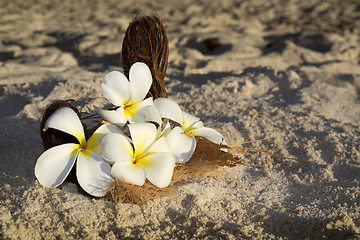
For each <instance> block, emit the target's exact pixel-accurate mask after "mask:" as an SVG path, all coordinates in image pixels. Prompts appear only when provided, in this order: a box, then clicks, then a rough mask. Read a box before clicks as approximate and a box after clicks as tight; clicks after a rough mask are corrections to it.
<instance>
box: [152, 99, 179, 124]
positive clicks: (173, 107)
mask: <svg viewBox="0 0 360 240" xmlns="http://www.w3.org/2000/svg"><path fill="white" fill-rule="evenodd" d="M154 106H155V107H156V108H157V109H158V110H159V113H160V115H161V117H162V118H168V119H170V120H172V121H174V122H177V123H179V124H181V125H182V124H183V121H184V118H183V112H182V110H181V108H180V106H179V105H178V104H177V103H176V102H175V101H173V100H171V99H169V98H157V99H155V100H154Z"/></svg>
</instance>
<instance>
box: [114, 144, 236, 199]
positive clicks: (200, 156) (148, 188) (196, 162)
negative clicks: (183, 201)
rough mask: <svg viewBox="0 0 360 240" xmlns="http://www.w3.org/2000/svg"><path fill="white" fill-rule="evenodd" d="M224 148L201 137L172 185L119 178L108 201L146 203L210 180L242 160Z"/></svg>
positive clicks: (176, 168) (181, 165) (177, 169)
mask: <svg viewBox="0 0 360 240" xmlns="http://www.w3.org/2000/svg"><path fill="white" fill-rule="evenodd" d="M222 147H223V146H220V145H218V144H215V143H212V142H210V141H208V140H206V139H203V138H198V139H197V144H196V150H195V152H194V154H193V156H192V157H191V159H190V160H189V161H188V162H186V163H184V164H177V165H176V167H175V169H174V174H173V177H172V180H171V183H170V186H168V187H166V188H158V187H155V186H154V185H152V184H151V183H150V182H149V181H146V182H145V184H144V185H143V186H136V185H132V184H127V183H125V182H123V181H121V180H119V179H116V181H115V184H114V185H113V186H112V187H111V188H110V189H109V191H108V195H107V197H108V199H109V200H111V201H114V202H117V203H134V204H143V203H146V202H148V201H150V200H154V199H156V198H159V197H164V196H171V195H173V194H174V193H176V187H177V186H178V185H180V184H183V183H185V182H189V181H191V180H193V179H195V178H200V177H201V178H207V177H211V176H214V175H216V170H217V169H218V168H219V167H221V166H229V167H232V166H235V165H237V164H240V163H241V160H240V159H239V158H237V157H234V156H233V155H232V154H230V153H227V152H224V151H222V150H220V148H222Z"/></svg>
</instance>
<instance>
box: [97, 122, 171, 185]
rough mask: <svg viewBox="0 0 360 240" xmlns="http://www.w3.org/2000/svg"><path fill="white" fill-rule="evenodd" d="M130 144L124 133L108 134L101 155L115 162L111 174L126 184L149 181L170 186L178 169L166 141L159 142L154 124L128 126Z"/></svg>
mask: <svg viewBox="0 0 360 240" xmlns="http://www.w3.org/2000/svg"><path fill="white" fill-rule="evenodd" d="M128 127H129V131H130V136H131V141H130V140H129V138H127V137H125V136H123V135H121V134H109V135H107V136H106V137H104V139H103V142H102V155H103V157H104V159H105V160H107V161H108V162H110V163H113V164H114V165H113V166H112V169H111V175H112V176H113V177H115V178H118V179H121V180H123V181H125V182H127V183H130V184H135V185H140V186H141V185H143V184H144V183H145V180H146V179H148V180H149V181H150V182H151V183H152V184H154V185H155V186H157V187H159V188H164V187H167V186H168V185H169V184H170V181H171V177H172V174H173V171H174V166H175V157H174V156H173V155H172V154H171V152H170V149H169V147H168V145H167V142H166V139H165V138H164V137H161V138H159V139H157V140H156V135H157V134H156V127H155V125H154V124H151V123H134V124H129V125H128Z"/></svg>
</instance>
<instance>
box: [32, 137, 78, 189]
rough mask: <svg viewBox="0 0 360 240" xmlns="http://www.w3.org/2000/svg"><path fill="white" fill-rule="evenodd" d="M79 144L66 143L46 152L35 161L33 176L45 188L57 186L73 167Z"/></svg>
mask: <svg viewBox="0 0 360 240" xmlns="http://www.w3.org/2000/svg"><path fill="white" fill-rule="evenodd" d="M78 151H79V144H74V143H66V144H62V145H59V146H56V147H53V148H50V149H48V150H46V151H45V152H44V153H43V154H41V156H40V157H39V158H38V159H37V162H36V165H35V176H36V178H37V179H38V181H39V183H40V184H41V185H42V186H44V187H47V188H55V187H57V186H59V185H60V184H61V183H63V181H64V180H65V178H66V177H67V175H68V174H69V172H70V170H71V168H72V167H73V165H74V162H75V159H76V157H77V155H78Z"/></svg>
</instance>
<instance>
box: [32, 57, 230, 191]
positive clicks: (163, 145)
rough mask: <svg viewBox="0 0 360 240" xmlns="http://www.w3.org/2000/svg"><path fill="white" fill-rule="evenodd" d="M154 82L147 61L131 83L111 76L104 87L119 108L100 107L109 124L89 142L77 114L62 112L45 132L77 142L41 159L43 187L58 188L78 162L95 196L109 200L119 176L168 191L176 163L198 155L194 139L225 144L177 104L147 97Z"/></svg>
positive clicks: (83, 180)
mask: <svg viewBox="0 0 360 240" xmlns="http://www.w3.org/2000/svg"><path fill="white" fill-rule="evenodd" d="M151 84H152V76H151V72H150V70H149V68H148V66H147V65H146V64H144V63H140V62H138V63H135V64H134V65H132V67H131V68H130V72H129V81H128V79H127V78H126V77H125V76H124V75H123V74H122V73H120V72H117V71H113V72H110V73H108V74H107V75H106V76H105V77H104V79H103V82H102V84H101V88H102V92H103V94H104V96H105V98H106V99H107V100H109V102H111V103H112V104H113V105H115V107H116V108H115V110H103V109H100V108H95V111H96V113H97V114H98V115H99V116H100V117H101V118H102V119H104V120H105V121H106V122H107V123H106V124H103V125H101V126H100V127H99V128H98V129H97V130H96V131H95V132H94V133H93V135H92V136H91V137H90V138H89V139H88V140H87V141H86V139H85V134H84V129H83V126H82V124H81V121H80V119H79V118H78V116H77V114H76V113H75V112H74V111H73V110H72V109H71V108H67V107H63V108H59V109H57V110H56V111H55V112H54V113H53V114H52V115H51V116H50V117H49V118H48V120H47V121H46V124H45V129H43V130H44V131H45V130H46V129H48V128H53V129H57V130H60V131H63V132H65V133H68V134H70V135H72V136H74V137H75V138H76V139H77V140H78V143H77V144H75V143H66V144H63V145H58V146H56V147H53V148H50V149H48V150H47V151H45V152H44V153H43V154H42V155H41V156H40V157H39V158H38V160H37V162H36V165H35V176H36V177H37V179H38V181H39V182H40V184H41V185H43V186H44V187H48V188H54V187H57V186H59V185H60V184H61V183H62V182H63V181H64V180H65V178H66V177H67V176H68V174H69V172H70V170H71V169H72V167H73V166H74V164H75V162H76V176H77V179H78V182H79V184H80V186H81V187H82V188H83V189H84V190H85V191H86V192H87V193H89V194H90V195H93V196H99V197H100V196H104V195H105V194H106V191H107V190H108V188H109V187H110V186H111V185H112V184H113V182H114V178H118V179H120V180H122V181H124V182H127V183H130V184H135V185H143V184H144V183H145V181H146V179H147V180H149V181H150V182H151V183H152V184H154V185H155V186H157V187H159V188H164V187H167V186H168V185H169V184H170V182H171V178H172V175H173V171H174V167H175V164H176V163H185V162H187V161H188V160H189V159H190V158H191V156H192V155H193V153H194V151H195V148H196V139H195V136H199V137H204V138H207V139H208V140H210V141H212V142H214V143H217V144H223V145H226V142H225V140H224V138H223V137H222V135H221V134H220V133H219V132H217V131H216V130H214V129H211V128H208V127H204V124H203V122H201V121H200V119H199V118H197V117H195V116H192V115H191V114H189V113H186V112H184V111H182V110H181V108H180V106H179V105H178V104H177V103H176V102H174V101H173V100H171V99H168V98H157V99H155V100H153V99H152V98H146V99H145V97H146V95H147V93H148V91H149V89H150V87H151Z"/></svg>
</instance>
